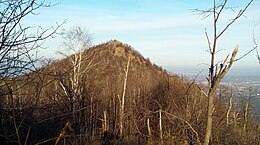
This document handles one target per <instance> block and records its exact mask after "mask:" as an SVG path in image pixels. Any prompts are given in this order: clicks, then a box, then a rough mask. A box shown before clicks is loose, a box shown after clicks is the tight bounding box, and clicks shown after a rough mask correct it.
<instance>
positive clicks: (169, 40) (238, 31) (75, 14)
mask: <svg viewBox="0 0 260 145" xmlns="http://www.w3.org/2000/svg"><path fill="white" fill-rule="evenodd" d="M51 2H52V3H59V4H58V5H56V6H54V7H51V8H42V9H40V10H39V13H40V14H39V15H38V16H32V17H28V18H27V19H26V20H25V23H26V24H29V25H31V24H33V25H36V26H37V25H41V26H43V27H49V26H52V25H54V24H55V23H56V22H57V23H61V22H62V21H63V20H65V19H67V22H66V24H65V25H63V27H62V28H64V29H69V28H70V27H72V26H75V25H79V26H81V27H84V28H86V29H88V30H89V31H90V32H91V33H92V34H93V36H94V40H93V43H94V44H100V43H103V42H106V41H109V40H112V39H117V40H119V41H122V42H123V43H127V44H129V45H131V46H132V47H134V48H135V49H136V50H137V51H139V52H140V53H141V54H143V55H144V56H145V57H149V58H150V60H152V61H153V62H154V63H156V64H158V65H160V66H163V67H164V68H166V69H168V70H170V71H173V72H176V73H184V74H190V73H197V72H199V71H200V70H202V69H205V70H207V65H206V64H208V63H209V53H208V52H207V50H208V48H207V41H206V37H205V28H206V29H207V31H208V33H209V34H212V33H211V30H212V28H211V26H212V23H211V22H212V21H211V20H212V18H211V17H209V18H206V19H202V17H199V16H198V15H194V14H193V13H192V12H191V9H195V8H200V9H206V8H208V7H211V6H212V2H211V1H210V0H182V1H180V0H75V1H72V0H53V1H51ZM246 2H247V0H230V3H229V6H232V7H234V10H239V7H240V6H243V5H244V4H246ZM240 8H241V7H240ZM259 8H260V1H259V0H255V2H254V3H253V5H252V6H251V7H250V8H249V9H248V11H247V12H246V13H245V15H246V17H242V18H241V19H240V20H238V21H237V22H236V23H235V24H234V25H233V26H232V27H231V28H230V29H229V30H228V31H227V33H225V35H224V36H223V37H222V38H220V40H219V45H218V46H219V49H221V50H222V51H220V52H219V53H218V54H217V57H218V60H223V59H224V57H225V56H226V55H227V54H228V53H230V52H232V50H233V48H234V47H235V46H236V44H239V45H240V48H239V53H238V56H241V55H243V54H244V53H245V52H247V51H248V50H250V49H252V47H253V43H252V33H253V28H254V24H255V23H256V22H258V21H260V15H259V14H260V9H259ZM234 14H235V13H234V12H232V11H231V10H227V11H226V13H223V17H222V18H223V19H222V21H221V23H220V28H221V26H224V24H225V22H227V20H230V19H231V18H232V16H234ZM255 33H256V36H257V37H258V38H260V25H259V26H257V27H256V28H255ZM60 44H61V40H60V39H59V38H58V37H56V38H53V39H51V40H48V41H46V44H45V45H46V46H47V47H48V49H46V50H42V51H41V52H42V54H43V55H45V56H46V57H57V55H56V54H55V52H56V51H58V50H60V47H59V46H60ZM255 54H256V53H255V52H253V53H252V54H250V55H248V56H247V57H246V58H244V59H243V60H241V61H239V62H237V63H236V64H235V65H234V68H233V69H234V70H236V69H244V70H247V69H251V70H252V68H253V69H254V71H256V72H260V64H258V61H257V59H256V57H255Z"/></svg>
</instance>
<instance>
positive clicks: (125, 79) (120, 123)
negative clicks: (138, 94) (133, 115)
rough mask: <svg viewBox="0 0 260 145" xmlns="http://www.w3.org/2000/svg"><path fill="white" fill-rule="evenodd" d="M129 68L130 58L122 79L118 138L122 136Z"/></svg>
mask: <svg viewBox="0 0 260 145" xmlns="http://www.w3.org/2000/svg"><path fill="white" fill-rule="evenodd" d="M129 66H130V57H129V58H128V61H127V66H126V70H125V77H124V87H123V94H122V98H121V99H120V114H119V134H120V136H122V135H123V122H124V112H125V110H124V109H125V94H126V85H127V77H128V72H129Z"/></svg>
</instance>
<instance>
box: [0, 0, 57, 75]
mask: <svg viewBox="0 0 260 145" xmlns="http://www.w3.org/2000/svg"><path fill="white" fill-rule="evenodd" d="M51 6H52V5H51V4H46V3H45V1H36V0H15V1H9V0H4V1H0V66H1V67H0V77H1V79H3V78H6V77H11V76H16V75H19V74H21V73H22V72H24V71H27V72H28V71H30V70H31V69H33V64H34V62H35V61H36V60H37V49H38V48H41V46H42V43H43V42H44V40H46V39H47V38H49V37H51V36H53V34H55V33H56V31H57V29H58V28H59V27H60V26H61V25H57V27H51V28H48V29H43V28H42V27H40V26H39V27H38V29H37V31H36V33H34V34H33V33H29V31H32V30H34V29H33V27H32V26H24V25H23V24H22V20H23V19H24V18H25V17H27V16H29V15H36V14H35V11H36V10H38V9H40V8H41V7H51Z"/></svg>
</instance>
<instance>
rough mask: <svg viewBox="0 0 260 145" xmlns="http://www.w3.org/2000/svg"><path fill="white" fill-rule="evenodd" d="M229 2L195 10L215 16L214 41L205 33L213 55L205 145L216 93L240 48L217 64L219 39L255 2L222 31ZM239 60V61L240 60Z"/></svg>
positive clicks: (215, 2) (207, 139)
mask: <svg viewBox="0 0 260 145" xmlns="http://www.w3.org/2000/svg"><path fill="white" fill-rule="evenodd" d="M228 2H229V0H224V1H220V2H217V0H213V8H211V9H208V10H198V9H196V10H195V11H196V12H199V13H200V14H203V15H204V16H205V17H208V16H210V15H211V14H213V36H212V40H210V37H209V35H208V33H207V31H206V32H205V34H206V38H207V42H208V47H209V52H210V55H211V61H210V68H209V75H208V78H207V80H208V92H207V97H208V106H207V110H208V113H207V126H206V131H205V138H204V145H208V144H209V142H210V138H211V134H212V122H213V119H212V116H213V112H214V108H215V107H214V103H213V100H214V95H215V92H216V90H217V88H218V86H219V83H220V81H221V80H222V79H223V78H224V76H225V75H226V74H227V72H228V71H229V70H230V68H231V66H232V64H233V62H234V61H236V60H235V57H236V54H237V51H238V47H239V46H238V45H237V46H236V47H235V49H234V50H233V53H232V55H231V57H229V55H227V57H226V58H225V59H224V61H223V63H221V64H219V63H216V53H217V52H218V50H219V49H218V47H217V44H218V39H219V38H220V37H221V36H222V35H223V34H224V33H225V32H226V30H227V29H228V28H230V26H231V25H232V24H234V22H235V21H236V20H238V19H239V18H240V17H241V16H243V14H244V13H245V11H246V10H247V9H248V7H249V6H250V5H251V4H252V2H253V0H250V1H249V2H248V3H247V5H246V6H245V7H244V8H242V9H241V10H239V12H238V13H237V14H236V15H235V17H234V18H232V19H231V20H230V21H229V22H228V23H227V24H226V26H224V27H223V28H222V29H219V30H218V29H217V28H218V23H219V20H220V16H221V14H222V13H223V11H224V10H225V9H228V8H229V7H228V6H227V3H228ZM243 57H244V56H243ZM239 59H241V58H239ZM239 59H237V60H239Z"/></svg>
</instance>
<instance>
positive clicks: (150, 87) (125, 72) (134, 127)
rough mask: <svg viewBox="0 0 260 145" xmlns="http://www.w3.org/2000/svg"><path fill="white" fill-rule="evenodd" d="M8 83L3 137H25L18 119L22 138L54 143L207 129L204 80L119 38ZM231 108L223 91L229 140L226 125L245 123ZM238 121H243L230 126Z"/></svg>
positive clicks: (192, 139) (176, 139)
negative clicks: (189, 76) (154, 59)
mask: <svg viewBox="0 0 260 145" xmlns="http://www.w3.org/2000/svg"><path fill="white" fill-rule="evenodd" d="M5 83H6V84H7V85H6V86H7V87H6V88H5V90H6V92H7V93H5V94H6V95H5V96H4V98H2V100H1V107H2V108H4V109H2V110H1V111H2V115H1V119H2V120H3V121H2V125H1V128H0V129H1V132H4V133H5V134H3V135H1V137H0V138H1V140H0V141H1V142H0V144H2V143H3V144H5V143H8V142H10V140H17V136H10V135H12V134H17V126H14V125H13V122H14V121H15V122H16V123H18V124H20V125H19V129H18V132H19V138H20V140H21V142H25V141H26V142H28V143H29V144H35V143H40V142H42V143H51V144H54V142H55V140H56V139H57V138H58V136H59V134H60V136H61V135H63V136H62V137H61V139H64V138H65V139H66V142H68V143H69V144H70V143H71V144H83V143H84V144H101V143H103V144H116V143H117V144H148V143H152V144H159V143H161V144H188V143H189V144H199V143H201V141H202V140H201V139H202V138H203V137H204V131H205V126H206V118H207V115H206V114H207V111H206V110H207V109H206V107H207V105H206V104H207V96H206V95H205V93H204V92H203V91H202V89H203V87H201V86H199V85H198V84H196V82H193V81H189V80H186V79H184V78H182V77H179V76H177V75H174V74H171V73H169V72H167V71H166V70H164V69H162V68H161V67H159V66H157V65H155V64H153V63H151V62H150V61H149V59H145V58H144V57H143V56H142V55H141V54H140V53H138V52H137V51H135V50H134V49H133V48H132V47H131V46H129V45H127V44H123V43H122V42H119V41H117V40H113V41H109V42H107V43H103V44H100V45H96V46H94V47H91V48H89V49H85V50H82V51H78V52H77V53H75V54H72V55H70V56H66V57H64V58H63V59H60V60H55V61H53V62H50V63H49V64H47V65H46V66H44V67H42V68H40V69H38V70H37V71H35V72H32V73H29V74H26V75H23V76H20V77H17V78H12V79H9V80H6V82H5ZM10 88H11V89H10ZM10 91H11V92H10ZM8 92H9V93H8ZM229 111H231V113H233V110H229ZM226 112H227V110H226V106H225V103H224V102H221V101H220V100H219V99H218V98H217V97H216V98H215V112H214V116H213V118H214V124H213V130H214V132H217V134H214V135H213V137H212V142H213V144H225V143H226V142H227V141H226V140H225V135H223V134H224V133H226V134H228V133H230V134H232V135H233V134H234V135H233V136H234V137H237V136H239V134H238V133H239V132H236V131H237V129H238V130H239V129H242V128H243V127H242V122H241V124H238V122H236V121H237V120H234V118H229V124H227V121H226ZM234 112H235V111H234ZM10 114H12V115H11V116H15V119H14V118H13V117H11V116H10ZM239 115H240V116H241V115H242V114H239ZM65 124H67V125H65ZM233 126H239V127H240V128H239V127H237V128H236V130H233V129H230V127H233ZM61 130H63V131H61ZM220 137H222V139H223V140H220ZM253 137H255V138H257V136H252V138H253ZM239 139H240V138H236V141H237V140H239ZM228 143H230V144H233V143H234V142H232V140H230V142H228Z"/></svg>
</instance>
